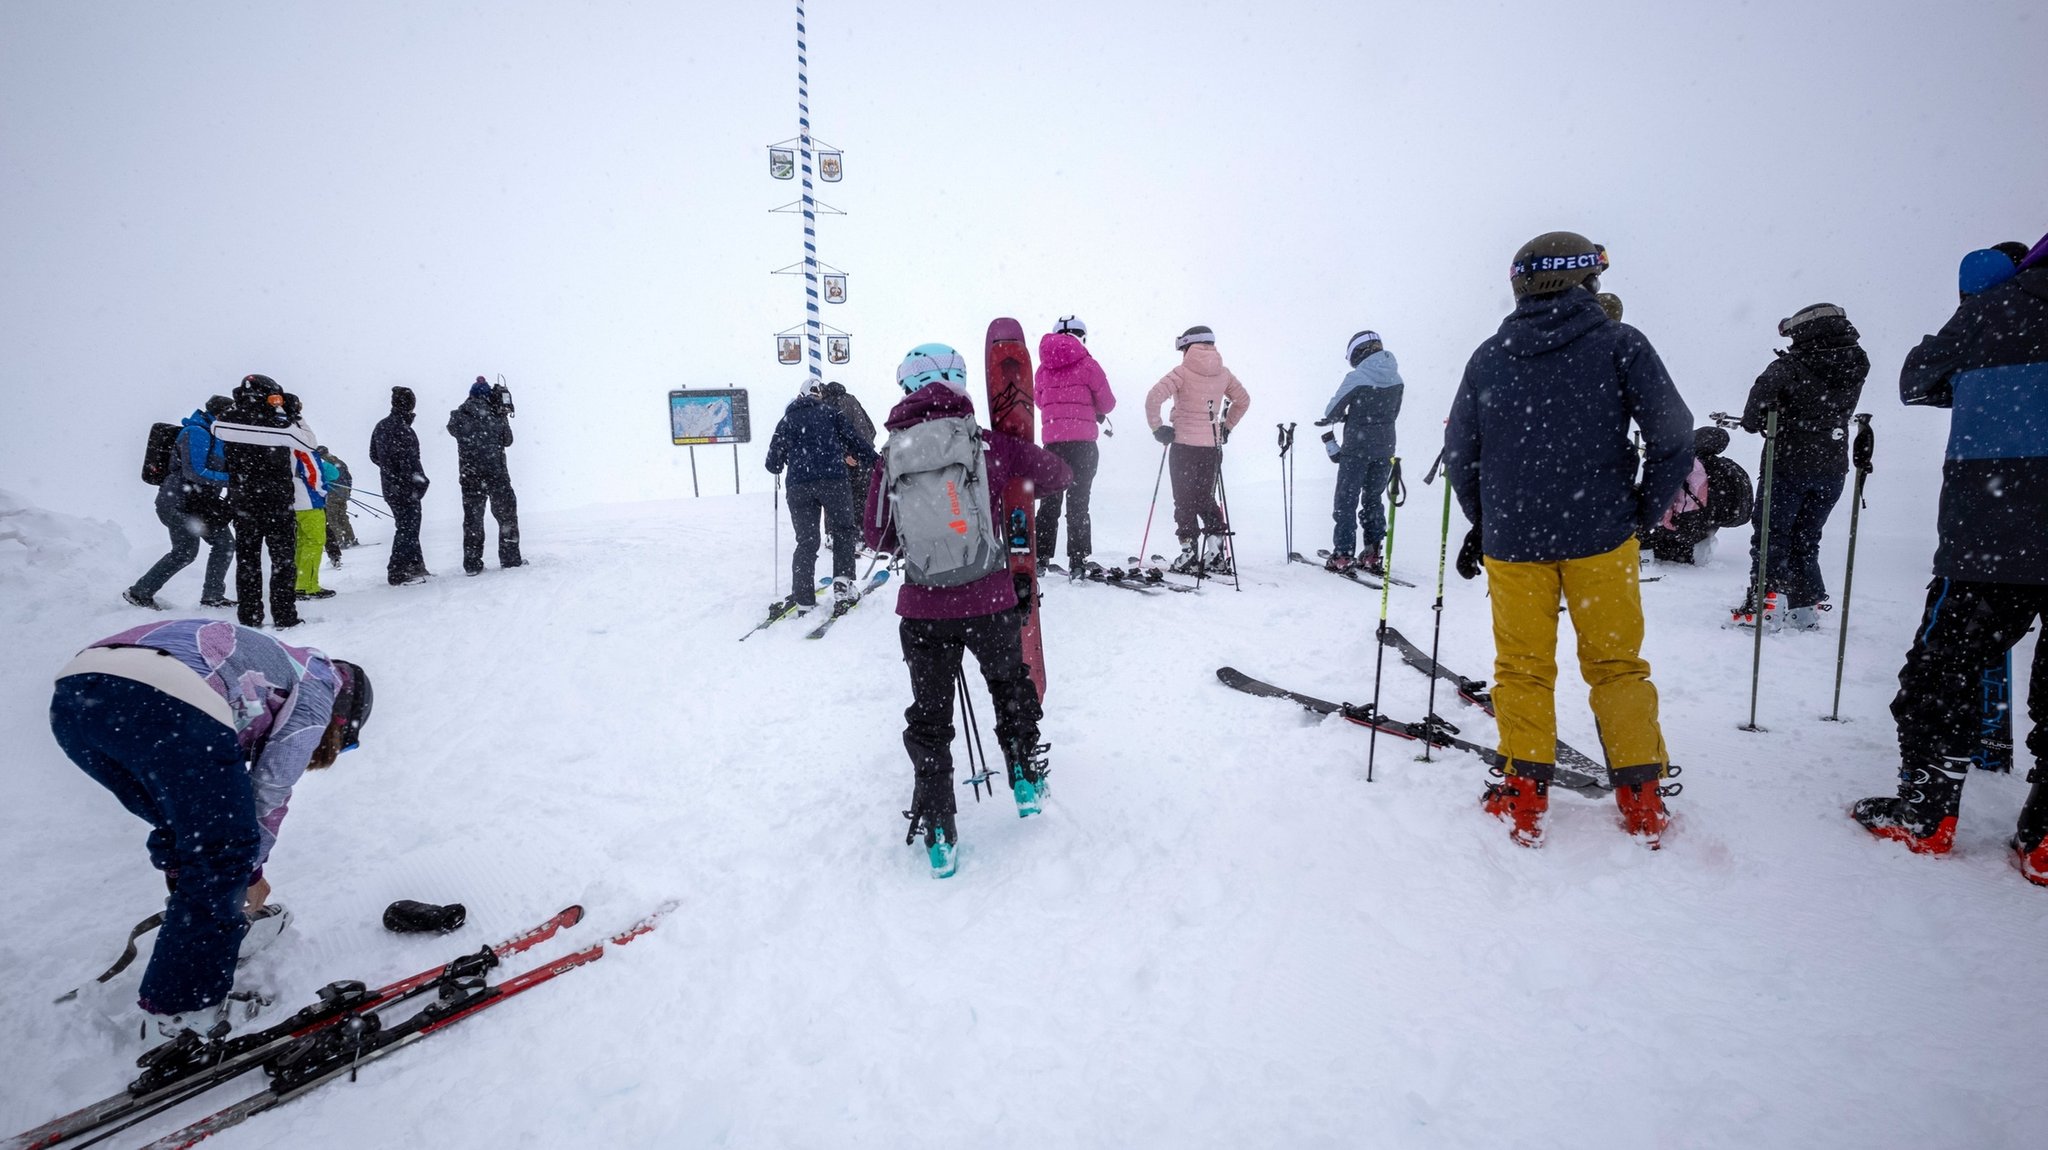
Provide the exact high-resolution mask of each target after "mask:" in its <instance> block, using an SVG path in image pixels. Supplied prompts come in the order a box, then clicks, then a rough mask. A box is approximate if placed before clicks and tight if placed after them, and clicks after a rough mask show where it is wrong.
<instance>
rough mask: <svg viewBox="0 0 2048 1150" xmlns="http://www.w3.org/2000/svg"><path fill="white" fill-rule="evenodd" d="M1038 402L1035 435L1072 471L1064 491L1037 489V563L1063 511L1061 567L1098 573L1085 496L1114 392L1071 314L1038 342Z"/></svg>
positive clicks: (1049, 553)
mask: <svg viewBox="0 0 2048 1150" xmlns="http://www.w3.org/2000/svg"><path fill="white" fill-rule="evenodd" d="M1032 398H1033V399H1034V400H1035V401H1036V402H1037V404H1038V418H1039V426H1040V428H1041V431H1040V438H1042V439H1044V440H1045V449H1046V450H1047V451H1050V452H1052V453H1053V454H1054V455H1057V456H1059V457H1060V460H1061V461H1062V462H1064V463H1065V464H1066V465H1067V469H1068V470H1070V471H1072V472H1073V473H1074V482H1073V485H1072V486H1071V487H1068V488H1067V489H1066V490H1065V491H1055V492H1052V493H1051V494H1046V493H1044V492H1040V493H1039V500H1038V521H1037V532H1038V539H1037V546H1038V562H1039V563H1040V564H1041V565H1043V564H1046V563H1050V562H1052V561H1053V559H1054V557H1055V551H1056V549H1057V547H1058V545H1059V540H1060V512H1061V510H1062V509H1063V507H1062V505H1064V510H1065V511H1066V515H1067V570H1068V571H1069V572H1070V573H1072V574H1074V575H1076V576H1083V575H1090V574H1097V573H1100V572H1101V570H1102V564H1100V563H1096V562H1094V561H1092V560H1090V559H1089V558H1088V556H1089V555H1090V554H1092V553H1093V552H1094V550H1095V537H1094V536H1095V533H1094V525H1093V524H1092V522H1091V521H1090V519H1089V514H1088V497H1089V494H1090V491H1091V490H1092V489H1093V488H1094V486H1095V469H1096V466H1097V465H1098V464H1099V463H1100V461H1101V458H1102V456H1101V451H1100V449H1099V448H1098V447H1097V446H1096V436H1097V435H1098V434H1100V431H1099V425H1100V424H1101V423H1102V419H1103V417H1104V416H1106V415H1108V414H1109V413H1110V412H1112V411H1115V410H1116V393H1115V392H1112V391H1111V390H1109V377H1108V376H1106V375H1104V374H1103V373H1102V365H1101V364H1099V363H1097V362H1095V357H1094V356H1092V355H1089V354H1088V325H1087V324H1085V323H1082V322H1081V321H1080V320H1078V319H1076V318H1074V317H1073V316H1066V317H1064V318H1063V319H1061V320H1060V321H1059V329H1058V330H1057V331H1052V332H1048V333H1046V335H1045V337H1044V338H1042V339H1040V340H1039V341H1038V374H1037V377H1036V378H1035V379H1034V380H1033V381H1032Z"/></svg>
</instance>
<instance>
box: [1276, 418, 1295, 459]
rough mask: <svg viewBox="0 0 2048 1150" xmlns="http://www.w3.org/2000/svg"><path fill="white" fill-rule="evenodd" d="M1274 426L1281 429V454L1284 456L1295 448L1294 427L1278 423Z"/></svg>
mask: <svg viewBox="0 0 2048 1150" xmlns="http://www.w3.org/2000/svg"><path fill="white" fill-rule="evenodd" d="M1273 426H1275V427H1277V428H1279V429H1280V454H1281V455H1283V456H1284V455H1286V454H1287V453H1288V452H1289V451H1291V450H1293V448H1294V425H1293V424H1291V423H1276V424H1274V425H1273Z"/></svg>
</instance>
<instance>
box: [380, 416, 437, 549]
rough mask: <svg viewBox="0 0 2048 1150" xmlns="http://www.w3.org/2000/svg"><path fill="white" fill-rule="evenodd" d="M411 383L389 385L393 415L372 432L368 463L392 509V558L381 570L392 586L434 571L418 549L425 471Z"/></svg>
mask: <svg viewBox="0 0 2048 1150" xmlns="http://www.w3.org/2000/svg"><path fill="white" fill-rule="evenodd" d="M416 403H417V400H416V399H415V398H414V396H413V393H412V388H409V387H394V388H392V389H391V414H390V415H387V416H385V417H384V418H383V419H380V420H378V421H377V429H376V430H375V431H372V432H371V433H370V463H371V464H372V465H374V466H375V467H376V468H377V477H378V480H379V482H380V483H381V485H382V486H383V488H384V492H383V494H384V502H385V504H386V505H387V506H389V507H390V508H391V523H392V535H391V558H390V560H389V561H388V562H387V563H386V564H385V568H384V574H385V577H386V578H387V579H389V580H390V581H391V584H392V585H393V586H397V585H398V584H400V583H418V582H421V581H423V580H425V579H427V578H429V577H431V576H432V575H433V572H431V571H429V570H427V557H426V556H425V555H424V554H423V553H421V551H420V501H421V500H422V499H425V498H426V496H427V485H428V481H427V473H426V469H425V468H423V467H421V466H420V437H419V436H417V435H415V434H413V430H412V418H413V408H414V406H415V404H416Z"/></svg>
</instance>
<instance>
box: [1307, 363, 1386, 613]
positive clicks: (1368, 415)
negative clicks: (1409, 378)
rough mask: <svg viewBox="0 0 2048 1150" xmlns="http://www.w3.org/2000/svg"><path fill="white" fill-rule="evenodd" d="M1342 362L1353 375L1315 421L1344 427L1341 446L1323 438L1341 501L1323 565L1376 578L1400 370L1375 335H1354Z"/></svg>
mask: <svg viewBox="0 0 2048 1150" xmlns="http://www.w3.org/2000/svg"><path fill="white" fill-rule="evenodd" d="M1344 357H1345V359H1347V360H1349V361H1350V363H1351V370H1350V372H1349V373H1347V374H1346V375H1345V376H1344V382H1343V383H1341V384H1339V385H1338V386H1337V394H1336V395H1335V396H1333V397H1331V399H1330V406H1329V407H1328V408H1326V409H1324V411H1323V417H1322V418H1321V419H1319V420H1317V421H1316V426H1317V427H1328V426H1330V425H1331V424H1334V423H1338V422H1342V423H1343V424H1344V442H1343V444H1342V445H1341V446H1339V444H1338V443H1337V440H1336V433H1335V432H1328V431H1326V432H1324V433H1323V447H1324V448H1325V449H1326V450H1327V451H1329V453H1330V458H1331V459H1332V460H1334V461H1335V462H1336V464H1337V500H1336V507H1335V510H1334V511H1333V512H1332V513H1331V514H1332V516H1333V517H1334V518H1335V519H1336V522H1337V526H1336V530H1335V532H1334V533H1333V536H1332V538H1331V540H1330V559H1329V562H1328V563H1326V564H1325V566H1327V567H1328V568H1329V569H1330V570H1332V571H1348V570H1350V569H1351V568H1352V567H1353V566H1359V567H1363V568H1365V569H1366V570H1368V571H1371V572H1373V573H1374V574H1378V573H1379V572H1380V571H1381V570H1382V569H1381V567H1380V540H1381V539H1382V538H1384V537H1385V536H1386V533H1387V515H1386V509H1385V508H1384V507H1383V506H1381V504H1380V496H1381V494H1382V493H1384V492H1385V491H1386V489H1387V481H1388V480H1389V479H1391V478H1392V477H1393V473H1394V447H1395V443H1394V421H1395V419H1397V418H1399V416H1400V414H1401V393H1402V391H1403V385H1402V383H1401V371H1400V368H1399V366H1398V365H1397V364H1395V362H1394V353H1393V352H1391V351H1388V350H1387V349H1386V348H1385V347H1384V346H1382V345H1381V343H1380V335H1379V333H1378V332H1376V331H1362V332H1359V333H1358V334H1357V335H1354V336H1352V337H1351V341H1350V343H1348V344H1347V345H1345V348H1344ZM1354 515H1355V516H1356V519H1355V521H1354V518H1353V517H1354ZM1354 522H1355V523H1356V527H1355V528H1354V526H1353V524H1354ZM1360 532H1362V533H1363V534H1364V536H1365V543H1364V547H1363V548H1361V547H1360V546H1359V540H1358V533H1360Z"/></svg>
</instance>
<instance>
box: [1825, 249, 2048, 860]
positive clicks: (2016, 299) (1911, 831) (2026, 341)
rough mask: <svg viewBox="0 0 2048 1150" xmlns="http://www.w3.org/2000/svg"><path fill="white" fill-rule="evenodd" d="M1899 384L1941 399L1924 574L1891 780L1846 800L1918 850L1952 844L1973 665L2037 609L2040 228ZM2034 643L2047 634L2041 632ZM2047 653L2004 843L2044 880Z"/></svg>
mask: <svg viewBox="0 0 2048 1150" xmlns="http://www.w3.org/2000/svg"><path fill="white" fill-rule="evenodd" d="M1899 398H1900V399H1901V400H1903V401H1904V402H1905V403H1906V404H1908V405H1911V406H1925V407H1946V408H1949V409H1951V411H1952V412H1953V414H1952V415H1951V416H1950V417H1949V435H1948V451H1947V458H1946V459H1944V460H1943V462H1942V467H1941V506H1940V512H1939V520H1938V522H1939V539H1938V543H1937V545H1936V548H1935V552H1934V581H1933V582H1931V583H1929V584H1928V585H1927V606H1926V608H1925V610H1924V611H1922V613H1921V616H1920V623H1919V625H1918V626H1917V627H1916V628H1915V629H1914V632H1913V646H1912V649H1911V650H1910V651H1908V652H1907V654H1906V665H1905V666H1904V667H1903V668H1901V669H1900V671H1899V693H1898V695H1897V697H1895V698H1894V699H1893V700H1892V718H1893V719H1894V720H1896V721H1897V723H1898V729H1899V788H1898V793H1897V795H1896V796H1892V795H1885V796H1880V797H1876V798H1868V799H1863V800H1860V801H1858V802H1857V803H1856V804H1855V805H1854V806H1853V807H1851V808H1850V814H1851V815H1852V816H1853V817H1854V818H1855V819H1856V821H1857V822H1859V823H1861V824H1863V826H1864V827H1865V829H1867V830H1869V831H1870V833H1872V834H1874V835H1876V836H1878V837H1879V838H1887V839H1895V840H1897V841H1900V842H1903V843H1905V844H1906V846H1907V847H1908V848H1909V849H1911V850H1912V851H1913V852H1914V853H1915V854H1932V855H1942V854H1947V853H1948V852H1949V851H1950V850H1951V849H1952V848H1953V847H1954V845H1955V834H1956V815H1957V812H1958V811H1959V810H1960V809H1961V806H1962V797H1963V780H1964V778H1965V777H1966V776H1967V774H1968V772H1969V769H1970V755H1971V752H1972V751H1974V750H1975V749H1976V747H1977V737H1978V736H1977V724H1978V721H1979V705H1978V696H1977V689H1976V687H1977V680H1978V675H1979V674H1980V673H1981V672H1982V670H1983V669H1984V668H1985V667H1986V666H1989V665H1990V664H1991V663H1992V661H1993V660H1995V659H1998V658H2000V657H2001V656H2003V655H2004V654H2005V653H2006V652H2008V651H2010V650H2011V649H2012V648H2013V646H2014V644H2016V643H2018V642H2019V641H2020V639H2022V638H2023V637H2025V635H2026V633H2027V631H2028V629H2029V628H2031V627H2033V626H2034V625H2035V624H2036V623H2038V622H2041V621H2043V620H2044V619H2048V236H2043V237H2042V239H2041V242H2040V243H2038V244H2036V245H2034V248H2033V250H2032V251H2031V252H2030V253H2029V254H2028V255H2027V256H2026V257H2025V259H2024V260H2023V261H2022V262H2021V263H2020V266H2019V270H2018V272H2017V273H2016V274H2015V275H2014V276H2012V278H2010V279H2007V280H2005V281H2004V282H2002V283H1998V284H1996V285H1994V286H1992V287H1990V288H1987V289H1986V290H1985V291H1984V292H1983V293H1982V294H1979V295H1974V296H1970V297H1969V298H1967V299H1965V300H1964V301H1963V302H1962V306H1961V307H1958V308H1957V309H1956V312H1955V314H1954V315H1953V316H1951V317H1950V318H1949V321H1948V323H1947V324H1946V325H1944V326H1943V327H1942V329H1941V331H1940V332H1939V333H1938V334H1935V335H1930V336H1928V337H1927V338H1925V339H1923V340H1921V341H1920V346H1918V347H1916V348H1914V349H1913V350H1912V351H1911V352H1910V353H1908V354H1907V356H1906V366H1905V368H1904V369H1903V370H1902V371H1900V373H1899ZM2042 646H2043V649H2048V643H2044V644H2043V645H2042ZM2044 678H2048V660H2044V658H2043V657H2042V656H2040V655H2039V654H2038V653H2037V655H2036V658H2035V661H2034V683H2033V687H2032V690H2031V691H2030V692H2029V694H2028V699H2027V716H2028V718H2029V719H2031V720H2032V721H2033V727H2034V729H2033V732H2032V733H2031V734H2029V735H2028V736H2027V749H2028V750H2029V751H2031V752H2033V755H2034V769H2033V771H2032V772H2031V773H2029V774H2028V775H2027V780H2028V781H2029V782H2031V783H2032V784H2033V789H2032V790H2031V791H2030V792H2029V793H2028V795H2027V799H2026V803H2025V805H2024V806H2022V807H2021V808H2020V817H2019V827H2018V830H2017V831H2016V832H2015V834H2014V835H2013V837H2012V838H2011V840H2009V844H2008V845H2010V846H2011V848H2012V850H2013V853H2014V855H2015V856H2016V859H2017V862H2018V864H2019V868H2020V873H2021V874H2023V875H2024V876H2025V877H2026V878H2027V879H2028V881H2030V882H2033V883H2036V884H2038V885H2041V886H2048V690H2044V689H2043V687H2042V685H2041V681H2042V679H2044Z"/></svg>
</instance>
